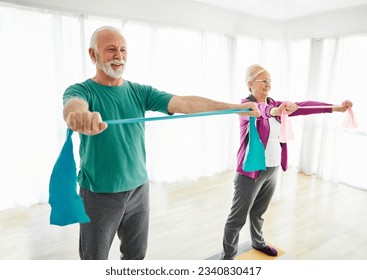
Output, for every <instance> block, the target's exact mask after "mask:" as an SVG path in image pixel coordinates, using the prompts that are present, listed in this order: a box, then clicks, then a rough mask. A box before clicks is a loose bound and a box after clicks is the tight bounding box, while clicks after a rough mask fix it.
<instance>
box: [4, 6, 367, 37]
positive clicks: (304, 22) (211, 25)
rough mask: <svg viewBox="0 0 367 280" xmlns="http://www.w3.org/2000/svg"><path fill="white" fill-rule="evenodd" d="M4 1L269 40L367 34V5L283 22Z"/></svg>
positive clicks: (180, 10) (190, 10)
mask: <svg viewBox="0 0 367 280" xmlns="http://www.w3.org/2000/svg"><path fill="white" fill-rule="evenodd" d="M3 2H12V3H15V4H21V5H26V6H34V7H39V8H40V7H41V8H48V9H54V10H55V9H56V10H61V11H66V12H70V11H71V12H77V13H80V14H87V15H88V14H92V15H101V16H110V17H111V16H112V17H118V18H126V19H129V20H139V21H149V22H156V23H157V24H159V23H162V24H173V25H176V26H184V27H190V28H196V29H197V28H198V29H202V30H212V31H218V32H222V33H227V34H247V35H256V36H258V37H266V38H306V37H325V36H334V35H340V34H343V35H345V34H355V33H367V6H361V7H356V8H351V9H343V10H336V11H332V12H326V13H320V14H316V15H312V16H305V17H300V18H295V19H291V20H287V21H279V20H270V19H265V18H260V17H255V16H251V15H248V14H244V13H240V12H236V11H231V10H225V9H221V8H216V7H211V6H208V5H204V4H201V3H196V2H191V1H185V0H104V1H103V0H102V1H99V0H94V1H93V0H20V1H18V0H5V1H3Z"/></svg>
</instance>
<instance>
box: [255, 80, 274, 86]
mask: <svg viewBox="0 0 367 280" xmlns="http://www.w3.org/2000/svg"><path fill="white" fill-rule="evenodd" d="M253 82H262V83H263V84H264V85H266V84H269V85H271V80H270V79H261V80H253Z"/></svg>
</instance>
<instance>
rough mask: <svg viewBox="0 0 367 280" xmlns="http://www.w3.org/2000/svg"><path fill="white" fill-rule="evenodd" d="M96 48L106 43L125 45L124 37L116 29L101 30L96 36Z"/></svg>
mask: <svg viewBox="0 0 367 280" xmlns="http://www.w3.org/2000/svg"><path fill="white" fill-rule="evenodd" d="M97 42H98V48H100V47H102V48H103V47H104V46H106V45H112V46H118V47H126V40H125V38H124V37H123V36H122V35H121V34H120V33H119V32H117V31H114V30H102V31H101V32H99V33H98V36H97Z"/></svg>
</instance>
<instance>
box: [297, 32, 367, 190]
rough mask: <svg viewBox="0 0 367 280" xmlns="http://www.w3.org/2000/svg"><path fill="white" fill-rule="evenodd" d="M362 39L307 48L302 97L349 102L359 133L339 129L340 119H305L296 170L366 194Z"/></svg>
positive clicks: (323, 42) (326, 116)
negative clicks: (349, 186)
mask: <svg viewBox="0 0 367 280" xmlns="http://www.w3.org/2000/svg"><path fill="white" fill-rule="evenodd" d="M366 47H367V37H366V36H365V35H363V36H362V35H361V36H351V37H349V36H344V37H336V38H322V39H312V40H311V43H310V56H309V58H310V59H309V68H308V69H309V74H308V77H309V78H308V85H309V86H308V90H307V92H306V96H305V98H306V99H308V100H319V101H325V102H330V103H333V104H341V103H342V101H344V100H346V99H349V100H351V101H353V102H354V106H353V110H354V111H355V114H356V116H357V118H358V121H359V124H360V127H359V129H345V128H343V127H342V124H343V119H344V117H345V116H344V114H341V113H333V114H321V115H314V116H307V117H305V118H304V125H303V130H302V132H301V134H300V135H299V137H300V139H301V142H300V145H299V149H300V156H299V162H298V169H299V170H300V171H303V172H305V173H306V174H316V175H317V176H319V177H321V178H323V179H326V180H332V181H336V182H344V183H347V184H349V185H352V186H355V187H358V188H363V189H367V183H366V180H365V178H364V176H363V172H364V168H363V167H364V159H365V158H366V156H367V148H366V145H365V143H366V142H367V126H366V125H367V123H366V120H367V113H366V110H363V105H364V104H365V102H366V101H367V98H366V95H365V94H364V89H363V81H364V78H365V77H364V76H365V65H366V63H367V54H366V53H365V51H363V50H364V49H365V48H366Z"/></svg>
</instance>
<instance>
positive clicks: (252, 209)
mask: <svg viewBox="0 0 367 280" xmlns="http://www.w3.org/2000/svg"><path fill="white" fill-rule="evenodd" d="M277 171H278V167H267V168H266V170H265V171H260V173H259V176H258V177H257V179H256V180H254V179H252V178H250V177H247V176H245V175H242V174H239V173H237V174H236V177H235V179H234V197H233V200H232V207H231V210H230V214H229V216H228V218H227V222H226V224H225V228H224V237H223V252H222V256H221V259H233V258H234V257H235V256H236V254H237V249H238V240H239V233H240V231H241V229H242V227H243V226H244V225H245V223H246V219H247V216H249V219H250V233H251V239H252V246H254V247H256V248H264V247H265V246H266V243H265V241H264V238H263V236H262V226H263V222H264V219H263V218H262V215H263V214H264V213H265V211H266V209H267V208H268V206H269V203H270V201H271V198H272V196H273V194H274V191H275V187H276V183H277V175H278V172H277Z"/></svg>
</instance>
